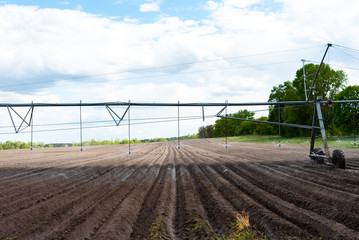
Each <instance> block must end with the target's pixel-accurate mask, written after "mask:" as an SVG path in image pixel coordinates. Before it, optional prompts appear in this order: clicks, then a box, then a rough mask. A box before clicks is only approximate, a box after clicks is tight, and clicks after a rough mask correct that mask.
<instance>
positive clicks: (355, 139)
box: [354, 103, 358, 146]
mask: <svg viewBox="0 0 359 240" xmlns="http://www.w3.org/2000/svg"><path fill="white" fill-rule="evenodd" d="M357 107H358V106H357V103H355V112H354V146H356V145H357V138H356V131H357V117H358V113H357V111H358V108H357Z"/></svg>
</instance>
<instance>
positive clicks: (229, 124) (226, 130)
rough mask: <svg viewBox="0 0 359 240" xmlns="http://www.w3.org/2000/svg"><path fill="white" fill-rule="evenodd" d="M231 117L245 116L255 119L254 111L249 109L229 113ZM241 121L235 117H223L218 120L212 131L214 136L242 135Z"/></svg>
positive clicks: (245, 117)
mask: <svg viewBox="0 0 359 240" xmlns="http://www.w3.org/2000/svg"><path fill="white" fill-rule="evenodd" d="M228 116H229V117H235V118H244V119H254V118H253V116H254V112H250V111H248V110H246V109H245V110H239V111H238V112H237V113H235V114H228ZM241 122H243V121H239V120H235V119H225V118H221V119H218V120H216V122H215V124H214V129H213V131H212V133H213V137H224V136H226V135H227V136H236V135H240V132H241V130H240V129H241V127H240V125H241ZM246 129H247V128H246Z"/></svg>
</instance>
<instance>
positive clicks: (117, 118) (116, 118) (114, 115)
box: [105, 104, 131, 126]
mask: <svg viewBox="0 0 359 240" xmlns="http://www.w3.org/2000/svg"><path fill="white" fill-rule="evenodd" d="M130 106H131V105H130V104H128V107H127V109H126V111H125V112H124V113H123V115H122V117H120V116H119V115H118V114H117V113H116V112H115V111H114V110H113V109H112V108H111V107H110V106H109V105H108V104H106V105H105V107H106V109H107V111H108V112H109V113H110V115H111V117H112V119H113V121H114V122H115V124H116V126H119V125H120V123H121V122H122V120H123V118H124V117H125V116H126V113H127V112H128V110H129V108H130Z"/></svg>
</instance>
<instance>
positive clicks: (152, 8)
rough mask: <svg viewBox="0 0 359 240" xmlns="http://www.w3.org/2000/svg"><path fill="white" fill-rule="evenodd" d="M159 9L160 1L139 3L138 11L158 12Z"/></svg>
mask: <svg viewBox="0 0 359 240" xmlns="http://www.w3.org/2000/svg"><path fill="white" fill-rule="evenodd" d="M158 11H160V2H159V1H155V2H151V3H143V4H141V5H140V12H158Z"/></svg>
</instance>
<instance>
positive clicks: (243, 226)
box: [223, 211, 266, 240]
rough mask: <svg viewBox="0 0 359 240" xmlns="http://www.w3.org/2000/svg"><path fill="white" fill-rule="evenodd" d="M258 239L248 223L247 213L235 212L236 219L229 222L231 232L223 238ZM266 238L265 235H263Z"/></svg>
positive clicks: (232, 239) (226, 239)
mask: <svg viewBox="0 0 359 240" xmlns="http://www.w3.org/2000/svg"><path fill="white" fill-rule="evenodd" d="M256 239H259V238H258V237H257V236H256V233H255V232H254V231H253V229H252V227H251V224H250V223H249V214H248V213H246V212H244V211H243V212H242V213H237V214H236V220H235V221H234V222H232V223H231V233H230V234H229V236H228V237H225V236H224V237H223V240H256ZM264 239H266V237H264Z"/></svg>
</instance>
